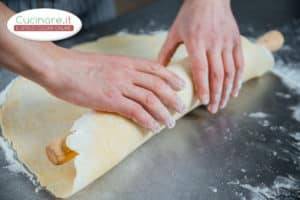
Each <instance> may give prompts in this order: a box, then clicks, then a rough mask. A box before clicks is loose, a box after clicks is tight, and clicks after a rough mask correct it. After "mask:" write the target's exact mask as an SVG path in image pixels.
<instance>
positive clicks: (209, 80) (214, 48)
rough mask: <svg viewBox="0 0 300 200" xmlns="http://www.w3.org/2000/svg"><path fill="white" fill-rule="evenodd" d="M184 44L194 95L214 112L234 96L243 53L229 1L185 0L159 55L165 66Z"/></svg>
mask: <svg viewBox="0 0 300 200" xmlns="http://www.w3.org/2000/svg"><path fill="white" fill-rule="evenodd" d="M181 43H184V44H185V46H186V49H187V52H188V54H189V58H190V60H191V64H192V75H193V81H194V85H195V89H196V95H197V97H198V98H199V99H200V101H201V103H202V104H205V105H207V104H208V110H209V111H210V112H211V113H216V112H217V111H218V109H219V108H224V107H225V106H226V104H227V103H228V100H229V97H230V94H231V95H232V96H235V97H236V96H238V93H239V90H240V88H241V84H242V73H243V66H244V61H243V55H242V48H241V39H240V33H239V29H238V26H237V24H236V21H235V19H234V17H233V14H232V11H231V8H230V0H185V1H184V3H183V6H182V8H181V10H180V11H179V14H178V16H177V17H176V20H175V22H174V23H173V25H172V27H171V29H170V32H169V34H168V38H167V40H166V42H165V44H164V45H163V47H162V50H161V52H160V55H159V62H160V63H161V64H163V65H166V64H167V63H168V62H169V61H170V60H171V57H172V56H173V54H174V53H175V51H176V49H177V47H178V46H179V45H180V44H181Z"/></svg>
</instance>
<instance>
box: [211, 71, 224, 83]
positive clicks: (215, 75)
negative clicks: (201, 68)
mask: <svg viewBox="0 0 300 200" xmlns="http://www.w3.org/2000/svg"><path fill="white" fill-rule="evenodd" d="M212 78H213V80H214V81H216V82H220V81H222V79H223V73H222V72H221V71H213V72H212Z"/></svg>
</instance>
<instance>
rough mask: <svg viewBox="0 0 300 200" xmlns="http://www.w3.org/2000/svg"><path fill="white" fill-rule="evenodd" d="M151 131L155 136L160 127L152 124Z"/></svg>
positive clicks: (155, 123)
mask: <svg viewBox="0 0 300 200" xmlns="http://www.w3.org/2000/svg"><path fill="white" fill-rule="evenodd" d="M151 129H152V132H153V133H155V134H156V133H158V132H159V131H160V125H159V124H158V123H157V122H154V123H153V125H152V128H151Z"/></svg>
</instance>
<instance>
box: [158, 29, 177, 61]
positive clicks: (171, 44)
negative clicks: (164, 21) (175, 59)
mask: <svg viewBox="0 0 300 200" xmlns="http://www.w3.org/2000/svg"><path fill="white" fill-rule="evenodd" d="M179 45H180V42H179V40H178V39H177V38H176V37H175V34H174V32H173V31H171V32H169V34H168V37H167V39H166V41H165V43H164V45H163V46H162V48H161V50H160V53H159V56H158V62H159V63H160V64H161V65H164V66H166V65H167V64H168V63H169V62H170V60H171V58H172V56H173V55H174V53H175V51H176V49H177V48H178V46H179Z"/></svg>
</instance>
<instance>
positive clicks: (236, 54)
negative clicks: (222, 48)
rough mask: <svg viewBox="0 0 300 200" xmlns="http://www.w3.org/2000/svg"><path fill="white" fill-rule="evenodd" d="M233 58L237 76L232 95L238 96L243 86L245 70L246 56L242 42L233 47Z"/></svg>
mask: <svg viewBox="0 0 300 200" xmlns="http://www.w3.org/2000/svg"><path fill="white" fill-rule="evenodd" d="M233 58H234V64H235V70H236V73H235V78H234V83H233V90H232V96H234V97H237V96H238V94H239V91H240V89H241V87H242V81H243V72H244V57H243V51H242V47H241V44H238V45H236V46H235V48H234V49H233Z"/></svg>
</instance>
